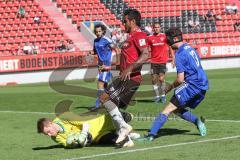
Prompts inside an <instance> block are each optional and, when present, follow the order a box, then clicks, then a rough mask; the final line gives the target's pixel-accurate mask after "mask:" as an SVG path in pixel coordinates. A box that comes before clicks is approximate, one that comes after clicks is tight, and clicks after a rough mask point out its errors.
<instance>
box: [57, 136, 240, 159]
mask: <svg viewBox="0 0 240 160" xmlns="http://www.w3.org/2000/svg"><path fill="white" fill-rule="evenodd" d="M236 138H240V135H237V136H232V137H223V138H215V139H207V140H202V141H193V142H184V143H176V144H169V145H163V146H155V147H146V148H139V149H132V150H127V151H121V152H111V153H104V154H96V155H91V156H84V157H76V158H68V159H61V160H81V159H91V158H96V157H103V156H111V155H119V154H125V153H133V152H141V151H148V150H155V149H160V148H168V147H176V146H184V145H189V144H198V143H206V142H215V141H222V140H229V139H236Z"/></svg>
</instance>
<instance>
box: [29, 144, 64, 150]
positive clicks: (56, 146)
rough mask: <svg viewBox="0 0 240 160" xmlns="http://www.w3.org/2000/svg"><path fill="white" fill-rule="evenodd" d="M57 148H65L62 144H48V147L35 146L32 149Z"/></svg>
mask: <svg viewBox="0 0 240 160" xmlns="http://www.w3.org/2000/svg"><path fill="white" fill-rule="evenodd" d="M57 148H64V146H62V145H59V144H57V145H52V146H46V147H34V148H32V150H34V151H38V150H48V149H57Z"/></svg>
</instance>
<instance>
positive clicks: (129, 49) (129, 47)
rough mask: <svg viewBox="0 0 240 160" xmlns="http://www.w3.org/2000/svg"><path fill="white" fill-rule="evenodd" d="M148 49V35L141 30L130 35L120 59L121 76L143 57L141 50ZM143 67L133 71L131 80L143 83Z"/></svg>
mask: <svg viewBox="0 0 240 160" xmlns="http://www.w3.org/2000/svg"><path fill="white" fill-rule="evenodd" d="M146 47H148V42H147V34H146V33H145V32H142V31H141V30H140V29H138V30H136V31H134V32H131V33H129V35H128V38H127V40H126V41H125V42H124V43H123V45H122V51H121V57H120V74H121V72H122V71H123V70H125V69H126V68H127V67H129V66H130V65H131V64H133V63H135V62H136V61H137V60H138V58H139V56H140V55H141V51H140V49H141V48H146ZM141 69H142V66H140V67H138V68H135V69H134V70H133V71H132V75H131V79H132V80H135V81H138V82H139V81H141Z"/></svg>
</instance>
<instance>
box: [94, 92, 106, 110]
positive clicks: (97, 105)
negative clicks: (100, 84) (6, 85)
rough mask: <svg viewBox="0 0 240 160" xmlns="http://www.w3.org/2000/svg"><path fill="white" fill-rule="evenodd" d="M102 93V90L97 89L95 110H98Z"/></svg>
mask: <svg viewBox="0 0 240 160" xmlns="http://www.w3.org/2000/svg"><path fill="white" fill-rule="evenodd" d="M103 92H104V89H98V93H97V99H96V103H95V106H96V108H99V107H100V104H101V102H100V100H99V96H100V95H101V94H102V93H103Z"/></svg>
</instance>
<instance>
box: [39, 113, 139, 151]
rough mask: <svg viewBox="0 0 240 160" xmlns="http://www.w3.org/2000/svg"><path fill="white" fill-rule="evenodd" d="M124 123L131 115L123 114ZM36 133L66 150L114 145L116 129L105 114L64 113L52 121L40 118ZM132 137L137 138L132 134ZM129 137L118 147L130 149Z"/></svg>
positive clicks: (130, 141)
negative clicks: (48, 138)
mask: <svg viewBox="0 0 240 160" xmlns="http://www.w3.org/2000/svg"><path fill="white" fill-rule="evenodd" d="M123 117H124V118H125V120H126V121H128V122H129V121H130V120H131V118H130V117H131V115H130V114H129V113H127V112H124V113H123ZM37 129H38V133H43V134H45V135H48V136H50V137H51V138H52V139H53V140H54V141H55V142H57V143H58V144H61V145H63V146H64V147H66V148H76V147H84V146H86V145H89V144H115V139H116V138H117V134H116V133H115V132H116V129H115V127H114V125H113V123H112V119H111V117H110V116H109V115H108V114H107V113H106V112H102V113H100V112H88V113H85V114H82V115H81V116H79V115H76V114H74V113H72V112H65V113H64V114H62V115H60V116H59V117H56V118H55V119H54V120H53V121H52V120H50V119H48V118H41V119H39V120H38V122H37ZM132 135H133V136H138V135H136V134H134V133H132ZM133 145H134V143H133V141H132V140H131V138H130V136H128V137H127V138H126V140H125V141H124V142H123V143H122V144H120V146H118V147H132V146H133Z"/></svg>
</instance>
